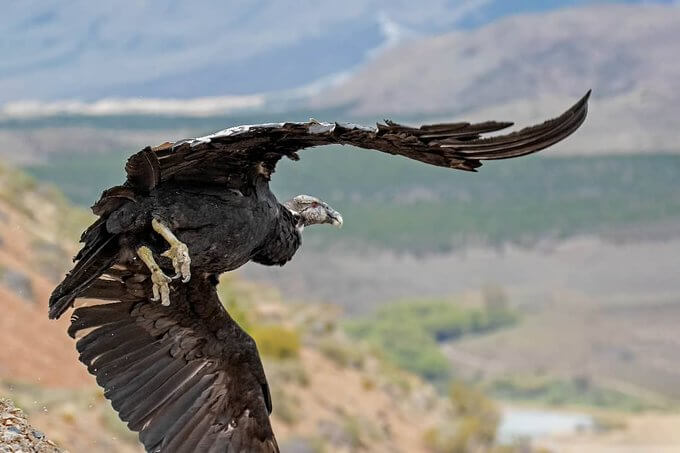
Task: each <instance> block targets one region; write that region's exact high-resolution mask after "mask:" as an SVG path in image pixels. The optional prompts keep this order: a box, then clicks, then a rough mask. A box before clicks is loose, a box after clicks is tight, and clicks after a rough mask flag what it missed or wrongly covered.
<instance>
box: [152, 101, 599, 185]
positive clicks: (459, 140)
mask: <svg viewBox="0 0 680 453" xmlns="http://www.w3.org/2000/svg"><path fill="white" fill-rule="evenodd" d="M589 97H590V91H588V93H586V95H585V96H583V97H582V98H581V99H580V100H579V101H578V102H577V103H576V104H574V105H573V106H572V107H571V108H569V109H568V110H567V111H565V112H564V113H563V114H562V115H560V116H559V117H557V118H554V119H552V120H548V121H546V122H544V123H542V124H539V125H535V126H531V127H527V128H524V129H522V130H520V131H518V132H512V133H509V134H505V135H498V136H492V137H487V138H485V137H483V134H488V133H492V132H497V131H499V130H502V129H505V128H507V127H510V126H512V124H513V123H510V122H498V121H485V122H481V123H476V124H471V123H467V122H460V123H445V124H426V125H423V126H420V127H410V126H404V125H401V124H397V123H394V122H392V121H387V120H386V121H385V123H384V124H378V125H377V127H375V128H367V127H363V126H357V125H353V124H346V123H321V122H318V121H310V122H307V123H274V124H259V125H250V126H238V127H232V128H229V129H224V130H222V131H219V132H216V133H214V134H211V135H207V136H205V137H199V138H194V139H187V140H181V141H179V142H177V143H175V144H173V145H172V146H165V147H164V148H163V149H162V151H158V154H157V157H158V162H159V167H160V179H159V181H160V182H162V181H167V180H170V179H177V180H186V181H196V182H201V183H202V184H205V183H206V182H207V181H212V182H214V183H228V182H229V178H231V177H233V175H234V174H245V175H249V176H252V175H253V174H255V173H260V174H261V173H263V171H264V173H265V175H266V176H269V175H270V174H271V173H272V172H273V171H274V168H275V166H276V163H277V162H278V161H279V160H280V159H281V158H282V157H288V158H291V159H293V160H297V159H298V155H297V152H298V151H300V150H301V149H304V148H310V147H315V146H320V145H329V144H342V145H353V146H357V147H360V148H366V149H373V150H377V151H382V152H385V153H389V154H393V155H400V156H404V157H407V158H409V159H414V160H418V161H421V162H425V163H427V164H431V165H437V166H440V167H447V168H454V169H458V170H468V171H475V169H476V168H477V167H480V166H481V165H482V163H481V161H482V160H496V159H509V158H513V157H519V156H524V155H527V154H532V153H535V152H537V151H540V150H542V149H545V148H547V147H549V146H552V145H554V144H555V143H557V142H559V141H561V140H563V139H565V138H566V137H567V136H569V135H571V134H572V133H573V132H574V131H576V130H577V129H578V128H579V126H580V125H581V124H582V123H583V121H584V120H585V118H586V115H587V111H588V99H589ZM142 152H148V149H145V150H143V151H142Z"/></svg>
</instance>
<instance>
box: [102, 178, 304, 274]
mask: <svg viewBox="0 0 680 453" xmlns="http://www.w3.org/2000/svg"><path fill="white" fill-rule="evenodd" d="M253 182H254V184H253V186H252V187H248V188H245V187H244V188H242V189H241V190H238V189H229V190H224V188H223V187H219V186H216V185H214V186H211V185H204V186H197V185H194V184H179V185H159V186H158V187H156V188H154V189H152V190H151V191H150V193H149V194H145V195H141V196H137V199H136V201H135V202H134V203H126V204H124V205H123V206H121V207H119V208H118V209H117V210H115V211H113V212H112V213H111V214H110V215H109V216H108V219H107V222H106V227H107V230H108V231H109V232H113V233H115V234H120V235H122V236H127V237H126V239H125V240H124V243H126V244H134V245H137V244H140V243H148V245H149V246H150V247H151V248H152V249H153V250H154V251H158V253H160V252H161V251H162V250H163V248H164V247H165V245H164V244H163V243H162V241H159V239H158V237H157V235H155V234H154V232H153V231H152V229H151V228H150V227H149V225H150V222H151V218H157V219H159V220H161V221H163V222H164V223H165V224H166V225H167V226H168V227H169V228H170V229H171V230H172V231H173V232H174V233H175V234H176V235H177V237H178V239H179V240H180V241H182V242H183V243H185V244H186V245H187V246H188V247H189V249H190V250H191V251H192V268H193V269H194V272H195V273H198V272H200V273H206V274H221V273H223V272H228V271H231V270H234V269H237V268H238V267H240V266H242V265H243V264H245V263H247V262H248V261H250V260H251V259H254V260H255V261H258V262H259V261H265V262H267V263H269V262H271V264H284V263H286V262H287V261H289V260H290V259H291V258H292V257H293V255H294V253H295V252H296V251H297V249H298V247H299V246H300V243H301V237H300V234H299V231H298V229H297V225H296V224H297V220H296V219H295V218H293V216H292V214H291V213H290V211H289V210H288V209H287V208H286V207H285V206H283V205H281V204H280V203H279V202H278V201H277V199H276V197H275V196H274V194H273V193H272V192H271V191H270V190H269V183H268V181H267V180H265V179H264V178H256V179H255V180H254V181H253Z"/></svg>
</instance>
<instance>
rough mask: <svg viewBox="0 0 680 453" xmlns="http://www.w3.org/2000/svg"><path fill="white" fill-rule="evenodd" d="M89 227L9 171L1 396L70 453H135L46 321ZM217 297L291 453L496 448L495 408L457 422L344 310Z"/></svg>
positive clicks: (4, 175) (1, 210) (1, 285)
mask: <svg viewBox="0 0 680 453" xmlns="http://www.w3.org/2000/svg"><path fill="white" fill-rule="evenodd" d="M89 219H90V216H89V215H87V214H85V213H84V212H83V211H81V210H80V209H78V208H73V207H71V206H70V205H69V204H68V203H67V202H65V201H64V200H63V198H61V197H60V196H59V195H58V193H56V192H55V191H54V190H52V189H49V188H48V187H46V186H44V185H41V184H38V183H36V182H35V181H33V180H31V179H30V178H27V177H26V176H25V175H23V174H21V173H20V172H16V171H13V170H9V169H3V170H2V171H1V172H0V237H1V238H2V243H1V244H2V247H1V248H0V297H1V298H2V307H3V309H4V311H3V316H2V317H0V342H2V344H3V345H4V347H3V348H1V349H0V395H1V396H4V397H10V398H12V399H13V400H14V401H15V402H16V404H17V406H18V407H21V408H22V409H24V410H25V411H26V413H27V414H28V415H30V417H31V422H32V424H33V425H34V426H35V427H37V429H40V430H43V431H44V432H46V433H47V434H48V436H49V438H50V439H51V440H53V441H54V442H55V443H56V444H57V445H58V446H60V447H62V448H66V449H68V450H70V451H73V452H81V451H92V449H94V450H95V451H98V452H107V451H111V452H123V453H127V452H130V453H132V452H136V451H140V449H139V446H138V444H137V442H136V436H135V435H134V434H132V433H130V432H129V431H128V430H127V429H126V428H125V427H124V425H123V424H122V423H121V422H120V421H118V419H117V417H116V415H115V414H114V413H113V411H112V410H111V408H110V407H109V405H108V402H107V401H106V400H105V399H104V398H103V395H102V392H101V390H100V389H98V388H97V387H96V385H95V383H94V379H93V378H92V377H91V376H89V375H88V374H87V373H86V371H85V369H84V367H82V366H81V365H80V363H79V362H78V361H77V357H76V353H75V348H74V345H73V340H71V339H70V338H69V337H68V336H67V335H66V325H67V323H68V318H67V317H64V319H62V320H60V321H58V322H55V321H49V320H47V316H46V308H47V307H46V304H47V298H48V295H49V293H50V291H51V289H52V287H53V286H54V284H55V283H56V282H57V281H58V279H59V278H60V277H61V275H62V273H63V271H64V270H65V269H66V268H67V266H68V261H69V257H70V256H71V254H72V253H73V251H74V242H75V241H74V239H73V238H75V237H77V234H78V232H79V231H80V229H81V228H82V226H83V225H85V224H86V223H87V222H88V221H89ZM220 292H221V298H222V300H223V301H224V303H225V304H226V305H227V307H228V309H229V311H230V313H231V314H232V315H233V316H234V317H235V318H236V319H237V320H238V321H239V323H240V324H241V325H242V326H243V327H244V328H245V329H246V330H248V331H249V332H250V333H251V334H252V335H253V337H254V338H255V339H256V341H257V343H258V347H259V350H260V352H261V354H262V357H263V361H264V363H265V368H266V370H267V375H268V380H269V383H270V386H271V389H272V394H273V400H274V406H275V409H274V413H273V423H274V425H275V429H276V431H277V433H278V438H279V441H280V444H281V445H282V448H283V451H284V452H303V451H305V452H306V451H312V452H322V451H346V452H362V451H371V452H373V451H376V452H381V451H384V452H395V451H403V452H407V451H408V452H412V451H413V452H416V451H426V450H428V449H431V448H435V447H434V446H436V445H439V442H449V440H448V437H447V436H449V435H450V434H451V433H452V434H455V433H460V435H461V436H463V437H462V438H461V439H457V440H455V442H458V443H459V444H460V445H468V444H469V445H477V446H478V447H480V448H481V447H484V449H485V450H487V449H489V448H491V445H492V443H493V437H494V433H495V427H496V424H497V422H498V414H497V412H496V410H495V408H494V407H493V405H492V403H491V402H489V401H488V400H487V399H486V398H485V397H483V396H482V395H479V396H475V395H477V394H476V393H475V392H474V391H472V390H470V395H471V398H475V401H478V403H476V404H480V406H479V407H480V412H479V413H477V412H474V413H470V412H469V411H468V412H466V413H465V414H460V413H459V410H458V409H456V407H457V406H456V401H455V400H451V401H450V400H448V399H446V398H443V397H442V396H441V395H440V394H438V393H437V392H436V391H435V390H434V388H433V387H432V386H430V385H429V384H427V383H425V382H423V381H422V380H421V379H419V378H417V377H416V376H414V375H411V374H409V373H407V372H405V371H403V370H401V369H399V368H397V367H395V366H394V365H393V364H392V363H391V362H390V361H388V360H385V359H384V358H383V356H382V354H381V353H380V351H377V350H374V349H370V348H365V347H361V346H359V345H357V344H355V343H353V342H352V341H351V340H349V339H348V337H346V335H345V334H344V333H343V331H342V329H340V328H339V319H340V318H339V317H340V311H339V310H336V309H332V308H331V307H322V306H318V305H313V304H311V305H310V304H306V305H293V304H289V303H284V302H283V301H282V300H281V299H280V297H279V296H278V293H276V292H274V291H268V290H264V289H262V288H260V287H257V286H254V285H252V284H248V283H246V282H243V281H241V280H239V279H237V278H236V277H234V276H230V277H228V278H227V277H225V278H223V281H222V283H221V285H220ZM329 389H341V391H329ZM466 395H467V394H466ZM469 417H482V418H480V419H479V421H478V422H477V424H478V425H479V424H480V423H481V427H480V428H479V429H478V428H475V429H471V428H469V427H467V425H466V424H465V423H463V422H465V421H466V420H468V418H469ZM475 420H477V419H475ZM476 426H477V425H476ZM428 433H429V434H428ZM440 433H448V434H446V435H443V434H440ZM442 436H443V437H442ZM451 442H453V440H451Z"/></svg>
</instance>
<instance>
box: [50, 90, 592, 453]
mask: <svg viewBox="0 0 680 453" xmlns="http://www.w3.org/2000/svg"><path fill="white" fill-rule="evenodd" d="M587 100H588V95H586V96H585V97H584V98H582V99H581V100H580V101H579V102H578V103H576V104H575V105H574V106H573V107H571V108H570V109H569V110H567V111H566V112H565V113H563V114H562V115H561V116H559V117H557V118H555V119H552V120H549V121H546V122H545V123H543V124H540V125H536V126H532V127H529V128H525V129H523V130H521V131H519V132H514V133H511V134H507V135H500V136H495V137H491V138H483V137H481V135H482V134H484V133H488V132H495V131H497V130H500V129H502V128H505V127H508V126H510V125H511V123H498V122H493V121H489V122H484V123H479V124H470V123H450V124H438V125H427V126H421V127H420V128H412V127H407V126H401V125H399V124H395V123H392V122H386V124H379V125H378V127H377V128H365V127H360V126H355V125H348V124H339V123H319V122H318V121H314V120H312V121H310V122H308V123H280V124H263V125H256V126H240V127H236V128H230V129H225V130H223V131H220V132H218V133H215V134H212V135H209V136H206V137H200V138H197V139H190V140H183V141H180V142H176V143H166V144H164V145H161V146H159V147H156V148H149V147H147V148H145V149H143V150H142V151H140V152H138V153H136V154H134V155H133V156H132V157H131V158H130V159H129V160H128V162H127V165H126V168H125V169H126V173H127V179H126V181H125V183H124V184H122V185H120V186H116V187H113V188H111V189H107V190H106V191H104V193H103V194H102V197H101V199H100V200H99V201H98V202H97V203H96V204H95V205H94V206H93V212H94V213H95V214H96V215H98V216H99V219H98V220H97V221H96V222H95V223H93V224H92V225H91V226H90V227H89V228H88V229H87V230H86V231H85V232H84V233H83V235H82V237H81V242H83V243H84V245H83V248H82V249H81V251H80V252H79V253H78V255H77V256H76V264H75V266H74V268H73V269H72V270H71V272H70V273H69V274H68V275H67V276H66V278H64V280H63V281H62V282H61V283H60V284H59V286H57V288H55V290H54V292H53V293H52V296H51V298H50V313H49V314H50V317H52V318H57V317H59V316H61V315H62V314H63V313H65V312H66V311H67V310H68V309H69V308H70V307H71V306H72V305H73V303H74V301H75V299H76V298H85V299H96V300H99V301H100V302H98V303H97V304H94V305H93V304H90V305H85V306H81V307H79V308H76V309H75V310H74V312H73V314H72V318H71V319H72V322H71V327H70V328H69V334H70V335H71V336H73V337H74V338H78V341H77V343H76V347H77V349H78V351H79V352H80V360H81V361H82V362H83V363H84V364H85V365H87V367H88V370H89V371H90V372H91V373H93V374H94V375H95V376H96V378H97V382H98V383H99V384H100V385H101V386H102V387H103V388H104V394H105V396H106V397H107V398H109V399H110V400H111V402H112V405H113V407H114V409H116V410H117V411H118V413H119V415H120V417H121V419H122V420H124V421H126V422H127V423H128V427H129V428H130V429H132V430H134V431H138V432H139V436H140V440H141V441H142V443H143V444H144V446H145V448H146V449H147V451H153V452H158V451H164V452H165V451H168V452H228V453H232V452H233V453H237V452H238V453H242V452H263V453H274V452H278V446H277V444H276V440H275V438H274V433H273V432H272V428H271V424H270V422H269V413H270V412H271V410H272V401H271V397H270V394H269V386H268V384H267V380H266V378H265V375H264V371H263V368H262V364H261V362H260V359H259V356H258V353H257V348H256V345H255V342H254V341H253V339H252V338H251V337H250V336H249V335H248V334H247V333H245V332H244V331H243V330H242V329H241V328H240V327H239V326H238V324H237V323H236V322H234V321H233V320H232V318H231V317H230V316H229V314H228V313H227V311H226V310H225V309H224V307H223V306H222V304H221V302H220V300H219V298H218V297H217V291H216V288H215V286H216V284H217V276H218V275H219V274H221V273H223V272H227V271H230V270H233V269H236V268H238V267H240V266H242V265H243V264H245V263H247V262H248V261H254V262H257V263H261V264H265V265H283V264H285V263H286V262H287V261H289V260H290V259H291V258H292V257H293V255H294V254H295V253H296V251H297V250H298V248H299V247H300V244H301V234H302V233H301V232H302V229H303V227H305V226H308V225H313V224H324V223H326V224H332V225H336V226H340V225H342V222H343V220H342V217H341V216H340V214H339V213H338V212H336V211H334V210H333V209H332V208H330V206H328V205H327V204H326V203H324V202H322V201H321V200H318V199H316V198H314V197H310V196H307V195H300V196H297V197H295V198H293V199H292V200H289V201H287V202H285V203H280V202H279V201H278V200H277V199H276V197H275V196H274V194H273V193H272V192H271V191H270V189H269V178H270V177H271V175H272V173H273V171H274V168H275V166H276V163H277V162H278V161H279V160H280V159H281V158H282V157H289V158H291V159H294V160H297V159H298V156H297V151H299V150H301V149H303V148H308V147H314V146H318V145H324V144H331V143H336V144H350V145H355V146H358V147H362V148H369V149H374V150H378V151H381V152H384V153H388V154H395V155H401V156H405V157H408V158H411V159H415V160H418V161H421V162H425V163H427V164H431V165H437V166H442V167H447V168H453V169H459V170H466V171H476V168H478V167H480V166H481V161H482V160H494V159H507V158H512V157H518V156H523V155H526V154H531V153H534V152H536V151H539V150H541V149H544V148H546V147H548V146H551V145H553V144H554V143H557V142H559V141H560V140H562V139H564V138H565V137H567V136H568V135H570V134H571V133H573V132H574V131H575V130H576V129H577V128H578V127H579V126H580V125H581V123H583V121H584V120H585V117H586V112H587ZM168 247H169V248H168ZM166 249H167V250H166ZM164 250H165V251H164ZM156 260H158V261H156ZM173 270H174V271H175V272H176V273H177V275H176V278H179V277H181V280H176V279H172V278H171V277H169V275H171V273H172V271H173ZM159 301H160V302H162V303H160V302H159Z"/></svg>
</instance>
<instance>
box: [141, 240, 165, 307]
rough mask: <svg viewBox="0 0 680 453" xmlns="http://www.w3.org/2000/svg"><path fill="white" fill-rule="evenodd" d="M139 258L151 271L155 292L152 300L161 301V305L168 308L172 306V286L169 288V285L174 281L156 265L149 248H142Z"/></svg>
mask: <svg viewBox="0 0 680 453" xmlns="http://www.w3.org/2000/svg"><path fill="white" fill-rule="evenodd" d="M137 256H139V257H140V258H141V259H142V261H144V264H146V267H148V268H149V270H150V271H151V284H152V287H151V289H152V291H153V297H152V298H151V300H153V301H157V300H160V301H161V304H162V305H165V306H166V307H167V306H168V305H170V286H168V283H170V282H171V281H172V279H171V278H170V277H168V276H167V275H165V274H164V273H163V271H162V270H161V268H160V267H159V266H158V264H157V263H156V260H155V259H154V258H153V252H152V251H151V249H150V248H149V247H147V246H142V247H140V248H138V249H137Z"/></svg>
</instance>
